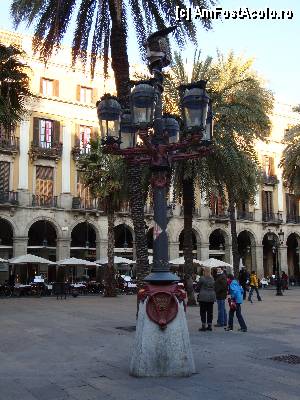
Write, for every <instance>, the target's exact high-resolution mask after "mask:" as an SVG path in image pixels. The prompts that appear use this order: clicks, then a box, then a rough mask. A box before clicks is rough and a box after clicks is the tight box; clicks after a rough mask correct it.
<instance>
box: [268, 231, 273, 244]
mask: <svg viewBox="0 0 300 400" xmlns="http://www.w3.org/2000/svg"><path fill="white" fill-rule="evenodd" d="M267 239H268V242H272V241H273V239H274V234H273V232H272V231H271V229H268V233H267Z"/></svg>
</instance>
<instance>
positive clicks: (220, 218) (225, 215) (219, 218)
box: [209, 211, 229, 221]
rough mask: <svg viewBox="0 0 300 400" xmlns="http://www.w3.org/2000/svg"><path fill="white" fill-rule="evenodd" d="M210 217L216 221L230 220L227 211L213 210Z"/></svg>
mask: <svg viewBox="0 0 300 400" xmlns="http://www.w3.org/2000/svg"><path fill="white" fill-rule="evenodd" d="M209 219H211V220H216V221H228V220H229V215H228V212H227V211H223V212H222V213H215V212H213V211H210V214H209Z"/></svg>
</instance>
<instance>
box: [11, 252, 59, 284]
mask: <svg viewBox="0 0 300 400" xmlns="http://www.w3.org/2000/svg"><path fill="white" fill-rule="evenodd" d="M8 263H9V264H11V265H26V268H27V279H28V264H38V265H40V264H47V265H50V264H52V265H53V264H55V263H54V262H52V261H50V260H47V259H46V258H43V257H39V256H35V255H34V254H24V255H22V256H17V257H14V258H10V259H9V260H8Z"/></svg>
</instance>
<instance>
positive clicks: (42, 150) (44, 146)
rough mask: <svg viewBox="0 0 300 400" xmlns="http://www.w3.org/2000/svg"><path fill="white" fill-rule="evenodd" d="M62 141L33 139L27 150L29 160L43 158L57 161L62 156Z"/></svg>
mask: <svg viewBox="0 0 300 400" xmlns="http://www.w3.org/2000/svg"><path fill="white" fill-rule="evenodd" d="M62 147H63V145H62V143H59V142H39V141H36V140H33V141H32V142H31V147H30V150H29V156H30V158H31V160H37V159H38V158H45V159H47V160H54V161H58V160H59V159H60V158H61V156H62Z"/></svg>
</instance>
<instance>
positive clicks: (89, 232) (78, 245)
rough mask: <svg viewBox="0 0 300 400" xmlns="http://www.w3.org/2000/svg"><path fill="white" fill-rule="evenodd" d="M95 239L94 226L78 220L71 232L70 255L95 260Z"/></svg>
mask: <svg viewBox="0 0 300 400" xmlns="http://www.w3.org/2000/svg"><path fill="white" fill-rule="evenodd" d="M96 240H97V234H96V229H95V227H94V226H93V225H92V224H91V223H89V222H88V221H82V222H79V223H78V224H77V225H75V226H74V227H73V229H72V232H71V251H70V255H71V257H76V258H82V259H86V260H90V261H95V260H96Z"/></svg>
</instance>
